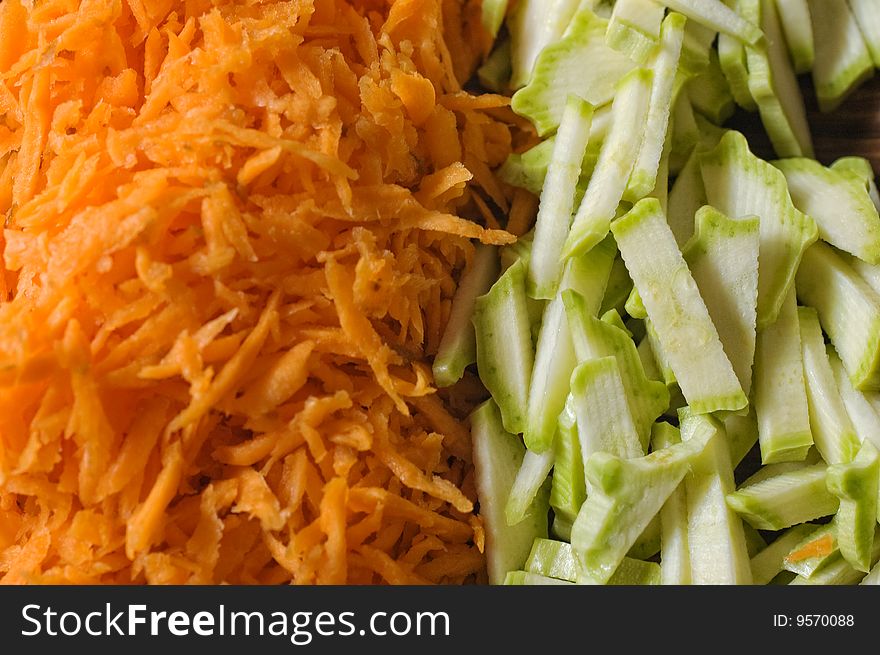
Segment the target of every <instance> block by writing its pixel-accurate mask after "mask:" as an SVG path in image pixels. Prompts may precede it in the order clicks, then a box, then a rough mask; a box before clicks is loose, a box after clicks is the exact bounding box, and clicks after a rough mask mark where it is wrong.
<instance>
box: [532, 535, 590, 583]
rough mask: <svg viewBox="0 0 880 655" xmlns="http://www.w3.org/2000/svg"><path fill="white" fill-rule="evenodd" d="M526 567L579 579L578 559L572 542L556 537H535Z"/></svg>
mask: <svg viewBox="0 0 880 655" xmlns="http://www.w3.org/2000/svg"><path fill="white" fill-rule="evenodd" d="M525 569H526V570H527V571H529V572H531V573H536V574H538V575H543V576H547V577H548V578H557V579H559V580H568V581H569V582H576V581H577V561H576V560H575V556H574V550H572V547H571V544H569V543H566V542H564V541H556V540H554V539H535V543H534V544H532V550H531V551H530V552H529V557H528V559H527V560H526V564H525Z"/></svg>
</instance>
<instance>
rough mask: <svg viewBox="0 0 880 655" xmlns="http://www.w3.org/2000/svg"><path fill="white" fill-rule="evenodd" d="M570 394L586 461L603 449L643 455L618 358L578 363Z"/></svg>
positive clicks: (613, 452) (620, 454)
mask: <svg viewBox="0 0 880 655" xmlns="http://www.w3.org/2000/svg"><path fill="white" fill-rule="evenodd" d="M571 393H572V406H573V409H574V412H575V415H576V416H577V426H578V439H579V441H580V444H581V452H582V453H583V457H584V462H586V461H587V460H588V458H589V457H590V456H591V455H592V454H593V453H596V452H600V451H602V452H606V453H611V454H613V455H617V456H619V457H624V458H632V457H639V456H641V455H644V449H643V448H642V445H641V442H640V441H639V435H638V432H637V431H636V426H635V423H634V422H633V418H632V414H631V413H630V409H629V404H628V401H627V397H626V391H625V389H624V387H623V381H622V380H621V377H620V368H619V366H618V363H617V359H616V358H615V357H602V358H600V359H588V360H587V361H585V362H583V363H582V364H579V365H578V367H577V368H576V369H575V370H574V373H572V376H571Z"/></svg>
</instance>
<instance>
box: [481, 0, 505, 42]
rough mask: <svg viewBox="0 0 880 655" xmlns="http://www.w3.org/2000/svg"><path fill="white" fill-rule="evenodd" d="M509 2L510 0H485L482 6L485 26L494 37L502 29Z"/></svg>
mask: <svg viewBox="0 0 880 655" xmlns="http://www.w3.org/2000/svg"><path fill="white" fill-rule="evenodd" d="M507 4H508V0H483V3H482V6H481V8H482V10H483V11H482V19H483V28H484V29H485V30H486V32H488V33H489V36H491V37H492V38H495V37H496V36H497V35H498V30H499V29H501V24H502V23H503V22H504V15H505V14H506V13H507Z"/></svg>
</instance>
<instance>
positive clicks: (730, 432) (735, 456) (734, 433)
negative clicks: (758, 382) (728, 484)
mask: <svg viewBox="0 0 880 655" xmlns="http://www.w3.org/2000/svg"><path fill="white" fill-rule="evenodd" d="M723 422H724V432H725V434H726V435H727V445H728V446H730V463H731V464H733V468H736V467H737V466H739V464H740V462H742V461H743V459H744V458H745V456H746V455H747V454H748V453H749V451H750V450H751V449H752V446H754V445H755V444H756V443H757V442H758V421H757V419H756V417H755V411H754V406H752V407H750V408H749V413H748V414H743V415H740V414H737V413H732V414H730V415H728V416H726V417H724V421H723Z"/></svg>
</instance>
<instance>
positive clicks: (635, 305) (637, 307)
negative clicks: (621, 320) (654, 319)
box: [623, 287, 648, 320]
mask: <svg viewBox="0 0 880 655" xmlns="http://www.w3.org/2000/svg"><path fill="white" fill-rule="evenodd" d="M623 307H624V309H626V313H627V314H629V315H630V316H632V317H633V318H638V319H641V320H644V319H646V318H648V310H647V309H645V303H643V302H642V297H641V296H640V295H639V290H638V289H636V288H635V287H633V290H632V291H630V292H629V297H628V298H627V299H626V303H625V304H624V306H623Z"/></svg>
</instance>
